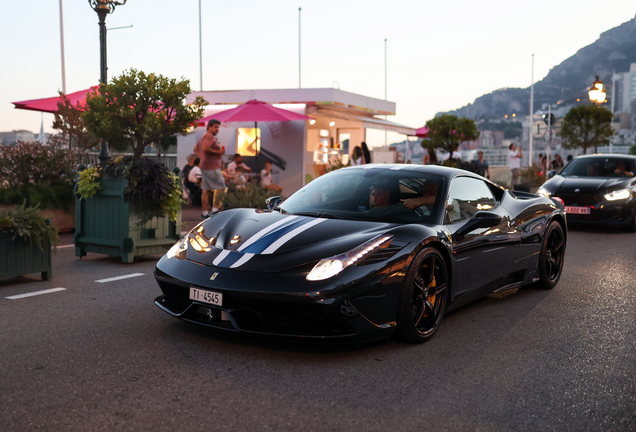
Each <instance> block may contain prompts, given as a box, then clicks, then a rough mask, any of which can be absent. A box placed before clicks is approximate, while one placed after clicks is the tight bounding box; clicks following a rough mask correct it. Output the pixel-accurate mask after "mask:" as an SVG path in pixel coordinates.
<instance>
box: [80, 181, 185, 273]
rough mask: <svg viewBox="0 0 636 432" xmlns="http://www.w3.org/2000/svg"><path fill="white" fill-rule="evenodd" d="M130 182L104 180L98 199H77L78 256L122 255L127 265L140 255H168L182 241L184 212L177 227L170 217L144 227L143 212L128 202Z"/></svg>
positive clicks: (159, 219) (150, 221) (96, 196)
mask: <svg viewBox="0 0 636 432" xmlns="http://www.w3.org/2000/svg"><path fill="white" fill-rule="evenodd" d="M127 183H128V180H123V179H114V180H113V179H102V180H101V181H100V184H101V186H102V189H101V190H100V191H98V192H97V194H96V195H95V196H94V197H92V198H89V199H86V200H80V199H79V198H76V200H75V255H76V256H79V257H83V256H85V255H86V253H87V252H94V253H100V254H106V255H114V256H121V259H122V261H123V262H126V263H131V262H133V260H134V259H135V257H136V256H141V255H153V254H162V253H165V252H167V251H168V249H170V247H172V245H173V244H174V243H175V242H176V241H177V240H179V238H180V234H181V230H180V226H181V210H179V213H178V215H177V223H176V224H175V223H174V222H170V220H169V219H168V217H167V216H164V217H159V218H157V217H154V218H152V219H150V220H149V221H148V222H146V223H143V224H140V220H141V218H143V215H144V211H143V209H137V208H136V206H135V204H133V203H129V202H126V201H124V188H125V187H126V184H127ZM146 214H147V213H146Z"/></svg>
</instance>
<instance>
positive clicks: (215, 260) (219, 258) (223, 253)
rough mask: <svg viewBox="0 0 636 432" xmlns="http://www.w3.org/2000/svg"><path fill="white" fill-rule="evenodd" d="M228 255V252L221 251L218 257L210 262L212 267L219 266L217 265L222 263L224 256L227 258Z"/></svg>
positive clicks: (225, 250)
mask: <svg viewBox="0 0 636 432" xmlns="http://www.w3.org/2000/svg"><path fill="white" fill-rule="evenodd" d="M229 254H230V251H229V250H227V249H223V250H222V251H221V253H220V254H218V255H217V256H216V258H214V261H212V265H219V263H220V262H221V261H223V259H224V258H225V257H226V256H228V255H229Z"/></svg>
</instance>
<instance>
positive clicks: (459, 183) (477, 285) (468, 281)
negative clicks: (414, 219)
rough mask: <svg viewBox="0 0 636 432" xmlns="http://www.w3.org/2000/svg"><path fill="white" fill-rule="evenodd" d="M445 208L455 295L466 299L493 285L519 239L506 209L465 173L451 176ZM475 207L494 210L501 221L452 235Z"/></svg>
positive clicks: (505, 270)
mask: <svg viewBox="0 0 636 432" xmlns="http://www.w3.org/2000/svg"><path fill="white" fill-rule="evenodd" d="M445 211H446V213H445V218H444V224H445V225H446V228H447V230H448V232H449V233H450V234H451V238H452V243H453V251H454V252H453V254H454V258H455V262H456V265H455V270H454V273H453V281H454V282H453V286H454V293H455V297H456V298H457V299H459V298H460V297H465V298H467V300H468V299H469V298H474V297H478V296H480V295H482V294H483V293H484V292H486V291H492V290H494V289H496V287H497V286H498V285H499V283H500V282H501V281H502V280H503V278H504V277H505V276H506V275H507V274H508V273H509V272H510V271H511V269H512V264H513V262H514V259H515V257H516V253H517V248H516V246H517V245H518V241H519V240H518V236H517V235H515V234H514V229H513V228H512V227H511V223H510V217H509V215H508V212H507V211H506V210H505V209H504V208H503V207H502V206H500V205H499V202H498V201H497V199H496V198H495V196H494V195H493V193H492V191H491V189H490V187H489V186H488V185H487V184H486V182H484V181H483V180H480V179H477V178H474V177H468V176H461V177H455V178H454V179H452V181H451V183H450V187H449V192H448V196H447V201H446V210H445ZM478 211H488V212H491V213H496V214H498V215H499V216H501V222H500V223H499V224H498V225H497V226H493V227H490V228H477V229H475V230H472V231H470V232H468V233H467V234H466V235H463V236H455V235H453V234H455V233H457V231H458V230H459V229H460V228H462V227H463V226H464V225H465V224H466V223H467V222H468V221H469V220H470V218H471V217H472V216H473V215H475V213H477V212H478Z"/></svg>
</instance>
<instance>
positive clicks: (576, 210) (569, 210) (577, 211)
mask: <svg viewBox="0 0 636 432" xmlns="http://www.w3.org/2000/svg"><path fill="white" fill-rule="evenodd" d="M565 212H566V213H572V214H586V215H589V214H590V208H589V207H572V206H565Z"/></svg>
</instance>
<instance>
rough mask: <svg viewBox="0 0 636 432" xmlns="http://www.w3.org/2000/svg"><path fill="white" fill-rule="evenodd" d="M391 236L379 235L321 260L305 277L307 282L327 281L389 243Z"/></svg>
mask: <svg viewBox="0 0 636 432" xmlns="http://www.w3.org/2000/svg"><path fill="white" fill-rule="evenodd" d="M392 238H393V236H392V235H381V236H378V237H374V238H372V239H371V240H369V241H368V242H366V243H363V244H361V245H360V246H358V247H356V248H355V249H351V250H350V251H349V252H345V253H343V254H340V255H336V256H333V257H331V258H325V259H321V260H320V261H319V262H318V264H316V265H315V266H314V268H313V269H312V270H311V272H309V274H308V275H307V280H308V281H319V280H325V279H329V278H330V277H333V276H335V275H337V274H338V273H340V272H341V271H343V270H344V269H346V268H347V267H349V266H350V265H351V264H354V263H356V262H357V261H360V260H361V259H362V258H364V257H365V256H367V255H368V254H370V253H371V252H373V251H374V250H376V249H378V248H381V247H382V246H384V245H387V244H388V243H390V242H391V239H392Z"/></svg>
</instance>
